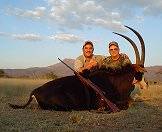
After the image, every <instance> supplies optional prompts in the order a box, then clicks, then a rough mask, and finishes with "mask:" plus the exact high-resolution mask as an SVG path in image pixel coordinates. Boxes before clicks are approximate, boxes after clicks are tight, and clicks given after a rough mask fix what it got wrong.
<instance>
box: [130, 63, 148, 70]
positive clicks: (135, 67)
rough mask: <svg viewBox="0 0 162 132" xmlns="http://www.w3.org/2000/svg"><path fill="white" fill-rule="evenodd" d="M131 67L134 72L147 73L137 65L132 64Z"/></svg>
mask: <svg viewBox="0 0 162 132" xmlns="http://www.w3.org/2000/svg"><path fill="white" fill-rule="evenodd" d="M132 67H133V69H134V70H135V71H136V72H147V70H146V69H145V68H144V67H141V66H139V65H136V64H132Z"/></svg>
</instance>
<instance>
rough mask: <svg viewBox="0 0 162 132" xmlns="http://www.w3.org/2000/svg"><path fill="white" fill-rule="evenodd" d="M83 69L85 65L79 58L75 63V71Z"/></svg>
mask: <svg viewBox="0 0 162 132" xmlns="http://www.w3.org/2000/svg"><path fill="white" fill-rule="evenodd" d="M82 67H83V63H82V62H81V61H80V60H79V59H78V58H77V59H76V60H75V62H74V70H75V71H77V72H79V70H80V68H82Z"/></svg>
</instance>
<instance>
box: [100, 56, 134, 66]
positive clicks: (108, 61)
mask: <svg viewBox="0 0 162 132" xmlns="http://www.w3.org/2000/svg"><path fill="white" fill-rule="evenodd" d="M128 64H131V61H130V59H129V57H128V56H127V55H126V54H122V53H121V54H120V57H119V59H118V60H113V59H112V58H111V56H108V57H106V58H105V59H103V61H102V62H101V65H100V67H102V68H106V69H108V68H112V69H118V68H122V67H123V66H126V65H128Z"/></svg>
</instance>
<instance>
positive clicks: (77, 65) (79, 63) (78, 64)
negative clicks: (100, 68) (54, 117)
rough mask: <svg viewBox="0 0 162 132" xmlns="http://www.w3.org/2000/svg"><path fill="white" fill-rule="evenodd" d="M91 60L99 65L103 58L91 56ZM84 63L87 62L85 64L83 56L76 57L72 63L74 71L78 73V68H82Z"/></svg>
mask: <svg viewBox="0 0 162 132" xmlns="http://www.w3.org/2000/svg"><path fill="white" fill-rule="evenodd" d="M92 59H95V60H96V62H97V63H98V64H99V63H101V62H102V60H103V56H101V55H93V57H92ZM86 63H87V62H86V58H85V57H84V55H80V56H79V57H77V58H76V60H75V62H74V69H75V71H79V70H80V68H84V67H85V64H86Z"/></svg>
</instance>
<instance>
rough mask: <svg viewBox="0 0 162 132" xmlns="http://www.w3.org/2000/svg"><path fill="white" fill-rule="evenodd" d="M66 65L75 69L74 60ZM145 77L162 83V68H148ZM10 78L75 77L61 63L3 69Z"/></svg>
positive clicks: (66, 61)
mask: <svg viewBox="0 0 162 132" xmlns="http://www.w3.org/2000/svg"><path fill="white" fill-rule="evenodd" d="M63 61H64V62H65V63H66V64H68V65H69V66H70V67H72V68H73V65H74V59H64V60H63ZM146 70H147V72H146V73H145V77H146V79H147V80H148V81H152V82H162V66H150V67H146ZM3 71H4V72H5V74H7V76H9V77H15V78H48V76H49V77H50V76H51V75H53V76H57V77H64V76H68V75H73V72H72V71H71V70H70V69H69V68H67V67H66V66H65V65H64V64H62V63H61V62H59V63H57V64H53V65H50V66H47V67H33V68H27V69H3Z"/></svg>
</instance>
